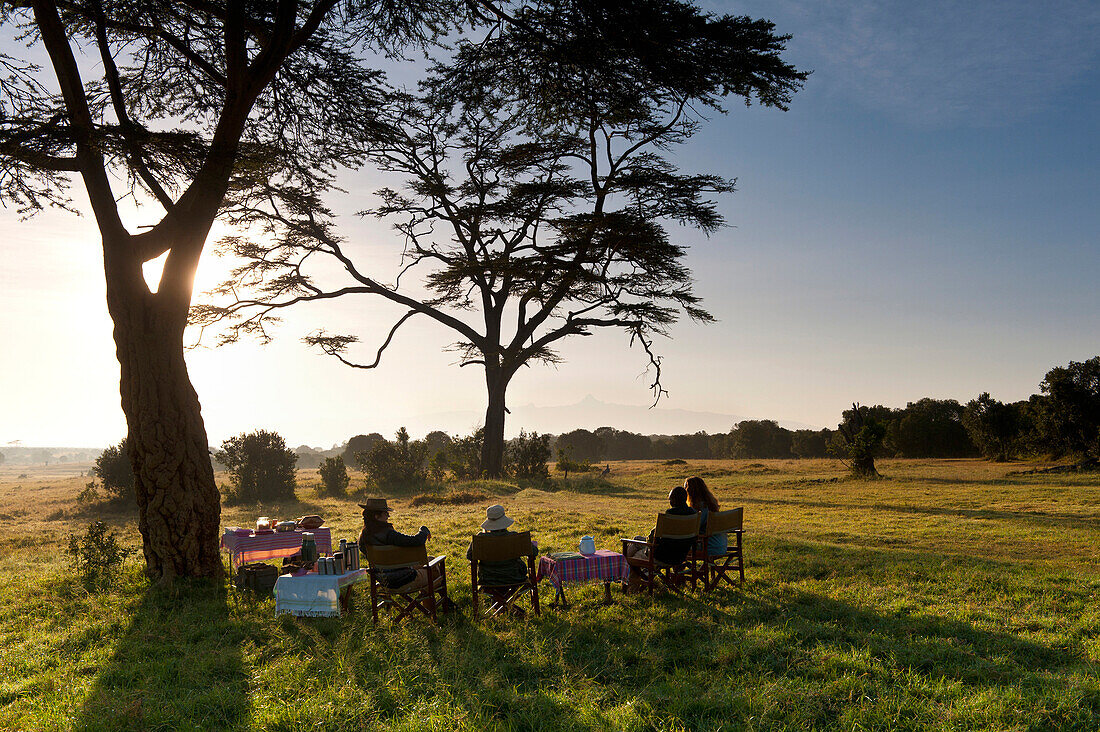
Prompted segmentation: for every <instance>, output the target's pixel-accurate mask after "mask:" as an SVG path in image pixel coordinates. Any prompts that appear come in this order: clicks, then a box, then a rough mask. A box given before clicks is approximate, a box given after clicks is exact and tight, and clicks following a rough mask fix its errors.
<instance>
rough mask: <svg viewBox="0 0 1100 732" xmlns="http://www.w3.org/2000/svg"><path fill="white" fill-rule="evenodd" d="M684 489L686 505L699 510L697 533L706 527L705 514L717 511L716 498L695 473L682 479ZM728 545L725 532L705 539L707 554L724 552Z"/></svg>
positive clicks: (713, 554)
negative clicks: (686, 499) (686, 497)
mask: <svg viewBox="0 0 1100 732" xmlns="http://www.w3.org/2000/svg"><path fill="white" fill-rule="evenodd" d="M684 490H686V491H687V494H688V505H689V506H691V507H692V508H694V509H695V510H696V511H698V512H699V514H700V516H699V533H703V531H705V530H706V528H707V515H708V514H710V513H711V512H717V511H718V499H717V498H715V497H714V494H713V493H711V492H710V488H707V484H706V483H704V482H703V479H702V478H700V477H699V476H697V475H693V476H691V477H690V478H688V479H687V480H685V481H684ZM727 547H728V543H727V537H726V534H715V535H714V536H712V537H710V538H709V539H707V554H709V555H710V556H715V555H722V554H725V553H726V549H727Z"/></svg>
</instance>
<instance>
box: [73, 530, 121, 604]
mask: <svg viewBox="0 0 1100 732" xmlns="http://www.w3.org/2000/svg"><path fill="white" fill-rule="evenodd" d="M133 553H134V551H133V550H132V549H126V548H125V547H123V546H122V545H121V544H119V542H118V536H117V535H116V534H115V532H113V531H108V530H107V525H106V524H105V523H103V522H102V521H96V522H95V523H93V524H90V525H89V526H88V531H87V533H85V534H84V536H83V537H78V536H77V535H76V534H69V554H70V555H71V556H72V557H73V560H74V562H75V564H76V573H77V576H78V577H79V578H80V582H81V584H83V585H84V587H85V588H87V589H88V590H95V589H97V588H101V587H105V586H107V585H108V584H110V583H111V580H112V579H113V578H114V574H115V571H116V570H117V569H118V568H119V567H121V566H122V562H123V560H125V559H126V557H128V556H130V555H131V554H133Z"/></svg>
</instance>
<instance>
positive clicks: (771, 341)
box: [0, 0, 1100, 451]
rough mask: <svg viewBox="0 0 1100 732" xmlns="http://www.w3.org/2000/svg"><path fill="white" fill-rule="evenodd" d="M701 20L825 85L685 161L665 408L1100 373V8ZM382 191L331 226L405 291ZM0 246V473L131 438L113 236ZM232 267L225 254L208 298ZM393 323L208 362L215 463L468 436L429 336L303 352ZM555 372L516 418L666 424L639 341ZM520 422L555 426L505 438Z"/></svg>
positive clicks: (385, 320)
mask: <svg viewBox="0 0 1100 732" xmlns="http://www.w3.org/2000/svg"><path fill="white" fill-rule="evenodd" d="M703 7H705V8H706V9H707V10H710V11H712V12H721V13H733V14H746V15H751V16H754V17H767V18H769V19H771V20H772V21H774V22H775V24H776V26H777V29H778V30H779V31H780V32H782V33H790V34H792V36H793V38H792V39H791V41H790V42H789V46H788V48H789V51H788V54H787V58H788V60H790V61H791V62H793V63H794V64H795V65H796V66H798V67H799V68H802V69H809V70H812V71H813V73H812V75H811V76H810V78H809V80H808V81H807V83H806V86H805V89H804V90H802V91H801V92H800V93H798V94H797V95H796V96H795V98H794V100H793V102H792V104H791V108H790V110H789V111H787V112H782V111H778V110H774V109H764V108H760V107H758V106H752V107H747V108H746V107H745V106H744V105H742V104H740V103H739V102H737V101H731V104H730V105H729V107H730V109H729V114H727V115H714V116H712V118H711V119H710V120H709V121H708V122H707V123H706V124H705V125H704V127H703V130H702V131H701V132H700V134H699V135H697V136H696V138H695V139H694V140H692V142H691V143H690V144H689V145H688V146H686V147H685V148H683V149H681V150H680V151H679V152H678V154H677V161H678V162H679V163H680V164H681V166H682V167H683V168H684V169H685V170H698V171H706V172H712V173H717V174H721V175H724V176H728V177H736V178H737V187H738V190H737V192H736V193H734V194H732V195H729V196H725V197H723V198H722V199H720V201H719V206H720V210H721V211H722V213H723V214H724V215H725V217H726V219H727V221H728V223H729V226H728V227H727V228H725V229H723V230H721V231H719V232H717V233H715V234H713V235H712V236H711V237H710V238H709V239H708V238H705V237H702V236H701V235H698V234H697V233H695V232H692V231H687V230H684V229H678V228H675V229H673V235H674V237H676V238H677V240H679V241H682V242H685V243H687V244H689V245H690V247H691V248H690V251H689V254H688V257H687V264H688V266H689V267H691V269H692V270H693V271H694V272H695V275H696V291H697V293H698V294H700V295H701V296H702V297H703V298H704V301H705V305H706V307H707V308H708V309H709V310H710V311H711V312H712V313H713V314H714V315H715V317H716V318H717V320H718V322H717V323H714V324H710V325H698V324H693V323H690V322H682V323H680V324H678V325H676V326H674V327H673V329H672V333H671V334H672V338H671V339H669V340H664V341H659V342H658V343H657V348H658V350H659V352H660V353H661V354H662V355H663V356H664V365H665V368H664V384H665V387H666V388H667V390H668V395H667V397H666V398H667V402H663V403H662V404H663V405H664V406H667V407H669V408H675V409H682V410H695V411H705V412H711V413H714V412H717V413H723V414H731V415H738V416H741V417H746V418H771V419H779V420H787V421H793V422H801V423H805V424H809V425H815V426H822V427H825V426H828V427H833V426H835V425H836V422H837V420H838V418H839V415H840V412H841V410H842V409H844V408H845V407H846V406H848V405H850V404H851V403H852V402H853V401H859V402H861V403H865V404H876V403H880V404H886V405H890V406H896V407H897V406H904V405H905V404H906V403H907V402H909V401H915V400H916V399H919V398H922V397H926V396H931V397H936V398H954V399H958V400H960V401H963V402H965V401H967V400H969V399H972V398H974V397H976V396H977V395H978V394H979V393H980V392H982V391H989V392H990V393H991V394H992V395H993V396H994V397H996V398H999V399H1002V400H1006V401H1007V400H1016V399H1023V398H1026V397H1027V396H1029V395H1030V394H1032V393H1035V392H1036V391H1038V385H1039V382H1040V381H1041V380H1042V378H1043V376H1044V374H1045V373H1046V372H1047V371H1048V370H1049V369H1050V368H1052V367H1054V366H1057V365H1065V364H1067V363H1068V362H1069V361H1081V360H1084V359H1087V358H1090V357H1092V356H1096V355H1098V354H1100V288H1098V287H1097V285H1096V283H1097V282H1098V281H1100V241H1098V232H1100V185H1098V182H1097V176H1098V173H1100V135H1098V130H1100V4H1097V3H1095V2H1092V1H1081V2H1072V1H1065V2H1060V1H1054V2H1046V3H1032V2H1022V1H1017V0H1004V1H1001V2H922V3H912V2H887V1H875V2H861V1H859V0H856V1H854V2H839V1H831V0H814V1H812V2H811V1H806V2H803V1H801V0H778V1H775V0H771V1H769V2H763V1H755V0H754V1H751V2H745V3H722V2H711V3H703ZM0 52H7V53H10V54H12V55H19V54H22V53H25V50H24V49H22V47H20V46H15V45H13V44H11V43H10V42H6V43H3V44H0ZM379 180H380V179H379V178H378V177H377V175H376V174H374V173H373V172H372V171H369V170H362V171H356V172H349V173H348V174H346V175H345V176H343V178H342V183H343V185H344V187H345V188H346V189H347V191H348V193H347V195H346V197H341V198H340V199H339V200H338V201H334V208H335V209H336V211H337V212H338V213H339V214H340V225H341V228H342V230H343V231H344V232H346V234H347V236H348V238H349V241H354V242H355V245H356V247H358V248H359V249H360V251H362V252H363V253H364V254H363V256H364V259H365V261H366V262H368V263H369V266H370V267H371V271H372V272H375V273H377V274H378V275H379V276H380V277H383V278H384V279H386V278H392V274H393V273H394V272H395V267H396V262H397V260H396V256H395V252H396V251H397V250H398V249H399V247H400V242H399V241H398V240H397V239H396V238H395V235H394V234H393V233H392V232H390V231H389V230H387V229H386V228H385V227H384V226H381V225H379V224H376V223H374V222H363V221H361V220H358V219H357V218H356V217H355V216H354V215H353V212H354V211H357V210H360V209H362V208H364V207H366V205H368V204H369V203H370V201H371V198H372V196H371V191H372V190H374V189H375V188H376V187H377V185H378V182H379ZM74 190H75V191H76V193H77V198H76V200H77V202H78V205H79V204H80V203H81V199H80V197H79V189H78V188H74ZM83 207H84V208H85V210H87V207H86V204H84V205H83ZM0 231H2V232H3V236H2V237H0V257H2V261H3V268H2V269H0V285H2V286H0V384H2V386H3V388H2V389H0V451H2V450H3V446H4V444H5V443H8V442H11V441H14V440H19V441H21V443H22V444H24V445H54V446H56V445H65V446H87V447H97V446H101V445H106V444H108V443H112V442H116V441H117V440H118V439H120V438H121V437H122V436H123V435H124V434H125V421H124V419H123V416H122V412H121V409H120V407H119V395H118V378H119V373H118V364H117V362H116V360H115V356H114V346H113V342H112V340H111V323H110V319H109V317H108V315H107V312H106V305H105V302H104V284H103V273H102V254H101V250H100V247H99V239H98V235H97V233H96V230H95V226H94V222H93V221H92V220H91V219H90V217H89V216H84V217H75V216H72V215H69V214H62V213H57V212H46V213H43V214H40V215H38V216H37V217H35V218H33V219H30V220H28V221H21V220H20V219H19V217H18V215H17V214H16V213H15V212H14V211H13V210H12V209H10V208H9V209H6V210H5V209H0ZM223 233H224V232H223ZM216 235H217V234H215V235H214V236H216ZM228 266H229V263H228V262H226V261H225V260H220V259H218V258H216V257H213V256H211V255H210V253H207V255H205V256H204V261H203V263H202V265H201V267H200V271H199V275H198V286H197V288H196V291H197V293H198V292H201V291H202V290H205V289H207V288H209V287H211V286H213V285H214V284H216V283H217V282H218V281H219V280H220V279H221V274H222V273H223V272H224V271H225V269H226V268H227V267H228ZM387 273H390V274H389V276H388V277H387ZM147 276H148V277H149V278H150V279H151V280H153V281H154V282H155V277H156V272H155V266H151V267H149V268H147ZM197 297H198V295H197ZM393 318H394V310H393V309H392V308H390V307H389V306H387V305H385V304H383V303H382V302H381V301H375V300H360V301H358V302H353V301H351V300H346V301H344V302H339V303H334V304H326V305H317V306H307V307H305V308H302V309H300V310H299V311H297V312H294V313H292V314H290V315H289V316H288V317H287V319H286V322H285V323H284V324H283V326H282V327H281V328H280V329H279V330H278V333H277V338H276V340H275V342H274V343H272V344H270V345H267V346H259V345H256V344H254V343H243V342H242V343H241V344H237V345H233V346H227V347H224V348H206V347H202V348H198V349H195V350H192V351H191V352H189V355H188V364H189V370H190V373H191V377H192V381H193V383H194V385H195V388H196V390H197V392H198V394H199V398H200V400H201V402H202V407H203V416H204V419H205V422H206V426H207V430H208V433H209V436H210V440H211V443H212V444H217V443H219V442H220V441H221V440H223V439H225V438H226V437H229V436H231V435H234V434H237V433H240V432H244V431H251V430H253V429H257V428H265V429H275V430H278V431H279V432H280V433H281V434H283V435H284V436H285V437H286V439H287V441H288V443H289V444H292V445H298V444H303V443H304V444H310V445H315V446H326V447H327V446H331V445H333V444H336V443H339V442H343V441H344V440H346V439H347V438H348V437H350V436H351V435H354V434H359V433H364V432H375V431H377V432H382V433H392V432H393V431H394V430H396V429H397V428H398V427H399V426H401V425H402V424H406V423H412V422H414V421H418V420H417V419H415V418H417V417H420V418H421V419H420V420H419V421H420V422H423V419H422V418H423V416H424V415H434V414H442V413H447V414H451V415H467V416H463V417H455V418H453V419H451V420H450V423H449V424H444V425H440V427H441V428H443V429H447V430H448V431H452V432H468V431H469V430H470V429H472V428H474V427H475V426H476V422H477V417H476V414H477V413H478V412H480V411H483V409H484V407H483V405H484V385H483V382H482V380H481V378H480V376H479V374H478V373H476V372H475V371H474V370H473V369H468V368H466V369H459V368H457V366H456V363H455V356H454V354H451V353H447V352H445V351H444V347H445V346H446V345H447V344H448V343H449V342H450V341H451V340H452V339H451V338H449V337H448V334H447V333H446V332H444V331H442V330H441V329H439V328H436V327H433V326H432V325H431V324H430V323H426V322H425V323H416V322H415V320H414V321H411V322H410V324H409V326H407V327H406V328H405V329H403V330H402V331H401V333H400V334H399V336H398V339H397V340H396V342H395V343H394V345H393V346H391V348H390V349H389V351H387V354H386V357H385V359H384V361H383V365H382V366H381V367H380V368H378V369H376V370H373V371H359V370H352V369H348V368H346V367H344V366H341V365H339V364H338V363H336V362H334V361H332V360H331V359H328V358H326V357H324V356H322V355H319V354H317V353H315V352H312V351H310V350H308V349H307V348H306V347H305V346H304V345H303V344H301V343H300V340H299V339H300V338H301V337H302V336H303V335H305V334H306V333H309V332H311V331H313V330H315V329H316V328H317V327H321V326H324V327H326V328H327V329H329V330H330V331H334V332H355V333H358V334H360V335H361V336H362V338H363V340H364V343H366V344H373V343H375V342H376V341H377V338H378V337H380V336H382V335H384V333H385V332H386V330H388V327H389V325H390V324H391V323H392V321H393ZM562 353H563V355H564V356H565V358H566V361H565V362H564V363H563V364H560V365H558V366H555V367H547V366H535V367H532V368H530V369H525V370H523V371H522V372H521V373H520V374H519V375H517V377H516V379H515V380H514V381H513V384H512V386H511V389H510V394H509V402H510V403H511V404H513V405H534V406H537V407H547V406H558V405H568V404H573V403H576V402H580V401H581V400H582V399H584V398H585V397H587V396H589V395H591V396H592V397H594V398H595V399H596V400H598V401H602V402H606V403H610V404H620V405H648V404H649V402H650V393H649V391H648V389H647V385H648V384H649V380H648V379H647V377H646V374H645V373H644V369H645V359H644V356H643V354H641V353H640V352H638V351H636V350H630V349H629V347H628V338H627V337H626V336H624V335H621V334H617V333H611V332H605V333H601V334H598V335H594V336H592V337H590V338H586V339H580V340H579V341H578V342H574V343H569V344H567V345H566V346H565V347H564V348H563V351H562ZM371 354H372V355H373V350H371ZM360 355H362V354H360ZM731 426H732V425H731ZM520 427H527V428H528V429H531V428H534V429H539V425H537V424H535V425H521V424H510V425H509V428H510V430H509V431H511V432H515V431H518V430H519V428H520Z"/></svg>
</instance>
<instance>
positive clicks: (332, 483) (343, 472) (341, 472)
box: [317, 455, 351, 497]
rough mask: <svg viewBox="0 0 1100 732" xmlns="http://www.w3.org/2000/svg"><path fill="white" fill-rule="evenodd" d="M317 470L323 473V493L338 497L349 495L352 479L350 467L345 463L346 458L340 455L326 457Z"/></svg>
mask: <svg viewBox="0 0 1100 732" xmlns="http://www.w3.org/2000/svg"><path fill="white" fill-rule="evenodd" d="M317 472H318V473H320V475H321V491H320V493H321V495H325V496H337V497H342V496H346V495H347V493H348V483H350V482H351V479H350V478H349V477H348V469H347V467H346V466H345V465H344V458H342V457H341V456H339V455H337V456H336V457H330V458H325V459H324V460H323V461H322V462H321V467H320V468H318V469H317Z"/></svg>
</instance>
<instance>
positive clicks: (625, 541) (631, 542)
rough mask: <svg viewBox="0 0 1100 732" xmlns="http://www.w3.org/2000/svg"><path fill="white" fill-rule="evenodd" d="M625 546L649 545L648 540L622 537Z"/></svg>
mask: <svg viewBox="0 0 1100 732" xmlns="http://www.w3.org/2000/svg"><path fill="white" fill-rule="evenodd" d="M621 541H622V542H623V546H626V545H627V544H636V545H637V546H649V542H648V541H642V540H641V539H621Z"/></svg>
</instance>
